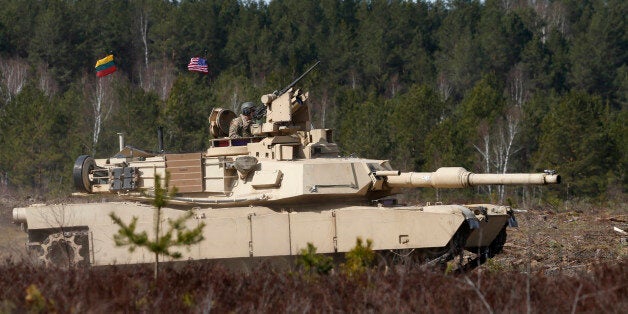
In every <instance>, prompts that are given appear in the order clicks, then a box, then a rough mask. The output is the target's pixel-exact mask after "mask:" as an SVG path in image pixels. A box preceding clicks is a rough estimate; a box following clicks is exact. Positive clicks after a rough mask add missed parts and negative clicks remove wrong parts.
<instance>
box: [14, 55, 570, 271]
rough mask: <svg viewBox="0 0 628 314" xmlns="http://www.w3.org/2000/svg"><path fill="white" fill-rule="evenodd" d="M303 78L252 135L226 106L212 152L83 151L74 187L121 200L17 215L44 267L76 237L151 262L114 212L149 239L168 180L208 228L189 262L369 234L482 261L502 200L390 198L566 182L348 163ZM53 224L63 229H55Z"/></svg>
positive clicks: (266, 99)
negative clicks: (410, 192) (131, 246)
mask: <svg viewBox="0 0 628 314" xmlns="http://www.w3.org/2000/svg"><path fill="white" fill-rule="evenodd" d="M317 64H318V63H317ZM314 66H316V65H314ZM311 70H312V68H310V69H309V70H308V71H307V72H306V73H305V74H307V73H308V72H309V71H311ZM305 74H304V75H305ZM304 75H302V76H301V77H299V78H298V79H297V80H295V81H294V82H293V83H291V84H289V85H288V86H286V88H284V89H282V90H281V91H279V92H276V93H271V94H267V95H263V96H262V97H261V102H262V104H263V105H264V108H266V115H265V116H266V117H265V120H264V121H263V122H262V123H259V124H254V125H253V126H252V128H251V130H252V134H253V135H254V136H253V137H250V138H238V139H231V138H228V137H226V135H225V129H227V128H228V125H229V122H230V119H232V118H234V117H235V114H234V113H233V112H230V111H229V110H226V109H220V108H217V109H215V110H214V111H213V112H212V114H211V116H210V117H209V121H210V128H211V130H212V134H214V136H215V138H213V139H211V140H210V143H209V147H208V148H207V150H206V151H202V152H194V153H183V154H170V153H163V152H158V153H149V152H145V151H142V150H138V149H135V148H131V147H128V146H127V147H121V148H120V152H119V153H117V154H116V155H115V156H114V157H109V158H100V159H98V158H97V159H95V158H92V157H90V156H87V155H83V156H79V157H78V158H77V160H76V163H75V165H74V169H73V176H74V183H75V186H76V188H77V189H78V190H79V191H81V192H82V193H85V194H110V195H115V197H118V198H119V199H120V201H118V202H108V203H87V204H64V205H45V206H35V207H25V208H16V209H14V212H13V214H14V220H15V221H16V222H18V223H25V225H27V226H28V227H27V232H28V234H29V242H28V247H29V248H31V249H32V251H33V252H35V253H36V254H38V256H39V257H40V259H41V260H42V261H44V262H46V263H51V262H54V261H57V260H58V259H59V258H58V256H55V254H61V253H63V252H64V250H59V249H52V247H54V245H57V246H58V245H62V244H59V243H62V242H63V241H64V239H65V238H64V235H65V234H66V233H68V232H70V233H71V235H72V237H71V238H72V241H73V246H71V247H73V250H72V252H73V253H72V254H71V255H70V256H68V257H67V259H69V260H71V261H74V262H76V261H81V262H82V263H86V264H89V265H106V264H114V263H117V264H132V263H143V262H150V257H147V256H151V255H150V254H146V252H142V250H141V249H138V250H137V251H136V252H134V253H129V252H128V251H127V250H126V248H119V247H116V246H115V245H114V243H113V241H112V240H111V236H112V235H113V234H114V233H116V232H117V230H116V229H115V226H114V225H112V223H111V221H110V219H108V215H109V213H111V212H114V213H116V215H118V216H120V217H122V219H131V217H138V226H139V227H138V228H143V229H145V230H147V232H148V233H149V236H150V232H151V230H152V229H151V228H150V227H148V226H151V225H152V223H153V221H152V219H153V215H152V210H153V209H152V207H151V206H150V205H148V203H149V201H150V200H151V195H152V193H153V189H154V187H155V178H156V177H157V175H159V176H160V177H161V178H165V177H166V173H169V174H170V181H169V182H163V185H164V186H169V187H176V188H177V191H178V194H177V195H176V196H175V197H173V198H172V199H171V200H170V204H171V205H170V206H169V207H165V208H163V214H162V217H165V219H176V218H177V217H178V216H179V215H181V213H182V211H193V212H194V213H195V216H194V217H195V218H196V221H197V222H199V223H200V222H203V223H205V225H206V227H205V229H204V231H203V233H204V237H205V239H208V240H206V241H204V242H201V243H200V244H197V245H195V246H194V247H193V248H192V250H191V251H190V252H188V253H187V255H186V254H184V258H188V259H226V260H232V259H241V258H248V257H268V258H271V257H281V258H283V257H290V256H294V255H296V254H298V252H299V250H300V249H302V248H305V247H307V243H312V244H314V245H315V246H316V247H317V249H318V252H320V253H325V254H337V253H343V252H347V251H349V250H351V249H352V248H353V247H354V245H355V241H356V238H357V237H362V238H363V239H372V240H373V248H374V249H375V250H377V251H378V252H380V253H381V254H382V255H388V254H391V253H390V252H393V253H397V252H401V251H403V252H409V253H408V254H409V256H411V258H413V259H417V260H421V261H424V262H428V263H444V262H446V261H448V260H451V259H452V258H453V257H454V256H455V255H456V254H459V253H460V252H461V251H462V250H468V251H471V252H476V253H477V254H478V256H481V257H483V258H485V257H491V256H493V255H495V254H497V253H499V252H500V251H501V248H502V246H503V244H504V242H505V240H506V227H507V226H509V225H510V226H515V225H516V221H515V219H514V214H513V211H512V209H511V208H509V207H507V206H502V205H494V204H466V205H463V204H451V205H425V206H419V205H416V206H408V205H398V204H397V203H396V202H395V201H394V199H393V198H391V197H392V196H394V195H395V194H398V193H399V189H400V188H465V187H470V186H478V185H488V184H506V185H546V184H557V183H560V176H559V175H557V174H555V173H552V172H549V171H548V172H545V173H534V174H474V173H471V172H469V171H467V170H465V169H463V168H459V167H444V168H440V169H438V170H436V171H435V172H407V173H402V172H400V171H397V170H395V169H393V167H392V166H391V165H390V163H389V162H388V161H387V160H378V159H365V158H346V157H339V149H338V146H337V144H336V143H335V142H334V138H333V131H332V130H331V129H310V123H309V109H308V101H309V94H308V92H305V91H303V90H301V89H298V88H295V84H296V83H297V82H298V81H299V80H300V79H301V78H302V77H303V76H304ZM221 134H222V135H221ZM122 142H123V141H121V143H122ZM121 146H122V145H121ZM161 150H162V149H160V151H161ZM129 201H133V202H129ZM55 217H56V218H55ZM59 217H63V219H59ZM54 221H57V222H58V221H62V225H61V226H56V225H51V222H54ZM70 233H68V234H70ZM54 243H56V244H54ZM65 247H67V245H66V246H65ZM66 251H67V250H66Z"/></svg>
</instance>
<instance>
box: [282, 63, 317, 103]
mask: <svg viewBox="0 0 628 314" xmlns="http://www.w3.org/2000/svg"><path fill="white" fill-rule="evenodd" d="M319 63H321V61H320V60H319V61H316V63H314V65H313V66H311V67H310V68H309V69H307V71H305V72H303V74H301V76H299V77H297V78H296V79H295V80H294V81H292V83H290V84H289V85H288V86H286V87H284V88H283V89H282V90H280V91H278V92H277V91H275V92H274V93H273V94H275V96H277V97H279V96H281V95H283V94H284V93H285V92H287V91H288V90H289V89H291V88H292V87H294V85H296V84H297V83H298V82H299V81H300V80H301V79H302V78H304V77H305V76H306V75H307V74H308V73H310V71H312V70H314V68H315V67H316V66H317V65H318V64H319Z"/></svg>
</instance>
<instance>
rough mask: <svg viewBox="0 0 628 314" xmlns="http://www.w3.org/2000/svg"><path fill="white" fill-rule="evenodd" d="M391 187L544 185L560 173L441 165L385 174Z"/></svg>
mask: <svg viewBox="0 0 628 314" xmlns="http://www.w3.org/2000/svg"><path fill="white" fill-rule="evenodd" d="M386 178H387V180H386V183H387V184H388V186H389V187H392V188H423V187H432V188H465V187H472V186H479V185H493V184H495V185H546V184H559V183H560V181H561V178H560V175H558V174H556V173H555V172H554V171H552V170H546V171H545V172H543V173H505V174H493V173H481V174H478V173H472V172H470V171H467V170H466V169H464V168H462V167H443V168H439V169H438V170H436V171H435V172H403V173H401V174H400V175H398V176H386Z"/></svg>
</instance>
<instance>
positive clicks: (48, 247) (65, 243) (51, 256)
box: [36, 231, 89, 267]
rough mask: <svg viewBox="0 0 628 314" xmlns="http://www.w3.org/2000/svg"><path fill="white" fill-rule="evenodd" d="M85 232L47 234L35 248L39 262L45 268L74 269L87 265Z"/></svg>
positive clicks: (86, 237) (87, 246) (86, 236)
mask: <svg viewBox="0 0 628 314" xmlns="http://www.w3.org/2000/svg"><path fill="white" fill-rule="evenodd" d="M87 239H88V235H87V232H81V231H72V232H56V233H52V234H49V235H48V237H46V239H45V240H44V241H43V242H41V245H39V247H38V248H37V250H36V251H37V252H36V254H37V255H38V259H39V261H41V262H42V263H43V264H44V265H46V266H51V265H54V266H59V267H74V266H87V265H89V260H88V259H89V257H88V251H89V244H88V240H87Z"/></svg>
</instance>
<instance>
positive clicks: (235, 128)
mask: <svg viewBox="0 0 628 314" xmlns="http://www.w3.org/2000/svg"><path fill="white" fill-rule="evenodd" d="M254 113H255V105H254V104H253V103H252V102H249V101H247V102H245V103H243V104H242V105H241V106H240V116H239V117H237V118H235V119H233V120H232V121H231V125H229V137H230V138H239V137H251V136H253V135H252V134H251V124H252V123H253V114H254Z"/></svg>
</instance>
